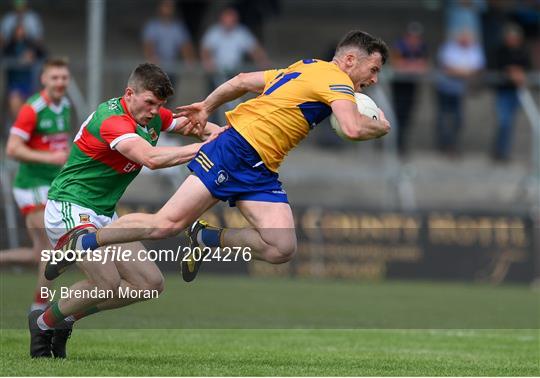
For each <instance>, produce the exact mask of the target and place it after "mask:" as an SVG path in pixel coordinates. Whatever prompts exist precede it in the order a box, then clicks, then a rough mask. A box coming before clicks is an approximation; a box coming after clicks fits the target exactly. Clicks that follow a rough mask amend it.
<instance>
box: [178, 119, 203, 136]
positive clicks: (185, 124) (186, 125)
mask: <svg viewBox="0 0 540 378" xmlns="http://www.w3.org/2000/svg"><path fill="white" fill-rule="evenodd" d="M194 130H195V131H196V129H194V128H193V127H191V121H190V120H189V118H186V117H178V118H176V127H175V130H174V131H175V132H176V133H179V134H180V135H184V136H196V137H198V136H199V135H196V134H193V131H194Z"/></svg>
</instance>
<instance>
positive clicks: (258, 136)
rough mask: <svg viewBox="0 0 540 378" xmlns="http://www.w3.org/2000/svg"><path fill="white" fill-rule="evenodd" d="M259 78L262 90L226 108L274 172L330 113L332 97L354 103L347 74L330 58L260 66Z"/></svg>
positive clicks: (352, 91)
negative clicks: (268, 67)
mask: <svg viewBox="0 0 540 378" xmlns="http://www.w3.org/2000/svg"><path fill="white" fill-rule="evenodd" d="M264 81H265V86H264V91H263V93H262V94H261V95H259V96H258V97H256V98H253V99H251V100H248V101H246V102H244V103H242V104H240V105H238V106H237V107H236V108H235V109H233V110H231V111H229V112H227V113H225V114H226V116H227V120H228V121H229V124H230V125H231V126H232V127H234V129H235V130H236V131H238V133H240V135H242V137H244V139H246V140H247V141H248V143H249V144H250V145H251V146H252V147H253V148H254V149H255V150H256V151H257V153H258V154H259V155H260V157H261V159H262V161H263V162H264V164H265V165H266V167H267V168H268V169H270V170H271V171H273V172H277V171H278V168H279V166H280V164H281V162H282V161H283V159H285V156H287V153H288V152H289V151H290V150H291V149H292V148H294V147H296V145H298V143H300V141H301V140H302V139H304V138H305V137H306V136H307V134H308V133H309V131H310V130H311V129H312V128H313V127H314V126H315V125H317V124H318V123H320V122H321V121H323V120H324V119H325V118H326V117H328V116H329V115H330V114H331V113H332V108H331V107H330V103H332V101H335V100H349V101H352V102H355V103H356V101H355V98H354V89H353V88H354V86H353V83H352V81H351V79H350V78H349V76H348V75H347V74H346V73H345V72H343V71H342V70H341V69H339V67H338V66H337V65H336V64H334V63H331V62H325V61H322V60H316V59H305V60H301V61H298V62H296V63H294V64H292V65H291V66H289V67H288V68H285V69H281V70H268V71H265V72H264Z"/></svg>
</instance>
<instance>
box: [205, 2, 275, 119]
mask: <svg viewBox="0 0 540 378" xmlns="http://www.w3.org/2000/svg"><path fill="white" fill-rule="evenodd" d="M246 55H249V57H251V59H252V60H253V61H254V62H255V64H256V65H257V67H258V68H259V69H264V68H267V67H268V66H269V61H268V58H267V56H266V52H265V51H264V50H263V48H262V47H261V46H260V45H259V43H258V42H257V39H256V38H255V37H254V36H253V34H252V33H251V32H250V31H249V30H248V29H247V28H246V27H245V26H243V25H241V24H240V23H239V22H238V12H237V11H236V10H235V9H234V8H232V7H227V8H225V9H223V10H222V11H221V13H220V15H219V23H217V24H215V25H213V26H211V27H210V28H209V29H208V30H207V31H206V33H205V34H204V36H203V40H202V46H201V58H202V63H203V66H204V68H205V70H206V71H207V73H208V76H209V84H210V87H211V88H210V91H211V90H213V89H214V88H216V87H218V86H219V85H220V84H222V83H224V82H225V81H227V80H228V79H230V78H231V77H233V76H234V75H236V74H237V73H238V72H239V71H240V70H242V66H243V65H244V59H245V56H246ZM232 105H233V104H229V107H230V106H232ZM218 113H221V112H216V113H215V114H218ZM216 121H217V122H219V123H222V121H223V120H216Z"/></svg>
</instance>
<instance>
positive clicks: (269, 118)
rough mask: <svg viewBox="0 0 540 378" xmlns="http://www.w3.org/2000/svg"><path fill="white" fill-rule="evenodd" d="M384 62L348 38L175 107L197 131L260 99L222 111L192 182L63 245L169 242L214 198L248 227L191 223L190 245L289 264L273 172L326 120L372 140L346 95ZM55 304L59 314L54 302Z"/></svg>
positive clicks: (375, 127)
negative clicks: (327, 55) (154, 206)
mask: <svg viewBox="0 0 540 378" xmlns="http://www.w3.org/2000/svg"><path fill="white" fill-rule="evenodd" d="M387 56H388V48H387V46H386V44H385V43H384V42H383V41H381V40H380V39H377V38H374V37H372V36H371V35H369V34H367V33H365V32H361V31H351V32H349V33H348V34H347V35H346V36H345V37H344V38H343V39H342V41H341V42H340V43H339V44H338V46H337V49H336V55H335V57H334V59H333V61H332V62H324V61H320V60H314V59H307V60H303V61H299V62H297V63H294V64H293V65H291V66H290V67H288V68H286V69H283V70H270V71H264V72H253V73H248V74H239V75H238V76H236V77H235V78H233V79H231V80H229V81H228V82H226V83H225V84H223V85H221V86H220V87H218V88H217V89H216V90H215V91H213V92H212V93H211V94H210V95H209V96H208V97H207V98H206V99H205V100H204V101H203V102H201V103H195V104H192V105H190V106H187V107H184V108H181V109H182V112H181V113H179V115H185V116H188V118H189V121H190V122H191V123H192V124H193V125H195V124H199V123H200V124H202V125H204V124H205V122H206V120H207V118H208V115H209V114H210V113H211V112H212V111H213V110H215V109H216V108H217V107H219V106H220V105H222V104H224V103H225V102H227V101H230V100H233V99H235V98H238V97H241V96H242V95H244V94H245V93H247V92H256V93H260V96H258V97H257V98H255V99H252V100H249V101H246V102H244V103H243V104H241V105H239V106H238V107H236V108H235V109H234V110H233V111H230V112H227V114H226V115H227V118H228V121H229V123H230V126H231V128H230V129H228V130H227V131H226V132H224V133H223V134H222V135H221V136H220V137H219V138H217V139H216V140H214V141H212V142H211V143H208V144H207V145H205V146H204V147H203V148H201V150H200V151H199V153H198V154H197V156H196V158H195V159H194V160H193V161H192V162H191V163H190V164H189V168H190V169H191V170H192V171H193V172H194V173H195V175H191V176H190V177H188V178H187V179H186V181H185V182H184V183H183V184H182V185H181V186H180V188H179V189H178V191H177V192H176V193H175V194H174V195H173V197H172V198H171V199H170V200H169V201H168V202H167V203H166V204H165V205H164V206H163V207H162V208H161V210H159V211H158V212H157V213H156V214H129V215H126V216H123V217H122V218H120V219H119V220H117V221H116V222H114V223H112V224H111V225H109V226H108V227H105V228H102V229H100V230H98V232H97V233H95V234H87V235H83V236H81V235H74V236H72V237H71V238H70V240H69V242H68V243H66V244H65V245H66V246H69V247H72V248H73V247H76V248H77V249H83V250H86V249H95V248H97V247H98V246H100V245H108V244H113V243H118V242H126V241H131V240H141V239H158V238H165V237H169V236H172V235H175V234H176V233H178V232H179V231H180V230H183V229H185V228H186V227H188V226H189V225H190V224H191V223H192V222H193V221H195V220H196V219H197V217H199V216H200V215H201V214H203V213H204V212H205V211H206V210H207V209H208V208H210V207H211V206H213V205H214V204H216V203H217V202H218V201H219V200H223V201H229V202H230V204H231V205H236V206H238V208H239V210H240V211H241V212H242V214H243V215H244V217H245V218H246V219H247V220H248V221H249V222H250V224H251V226H252V228H245V229H240V230H232V229H227V230H224V229H212V228H208V227H206V224H205V223H203V222H196V223H195V224H193V225H192V227H191V228H190V230H189V236H190V239H191V244H192V246H197V245H201V246H207V247H218V246H220V247H224V246H244V247H250V248H251V250H252V251H253V256H254V257H255V258H257V259H260V260H264V261H267V262H270V263H274V264H280V263H284V262H287V261H289V260H290V259H291V258H292V256H293V254H294V253H295V251H296V235H295V231H294V219H293V215H292V211H291V208H290V206H289V204H288V200H287V195H286V193H285V191H284V190H283V188H282V186H281V183H280V182H279V180H278V174H277V170H278V168H279V165H280V164H281V162H282V161H283V159H284V158H285V156H286V154H287V152H288V151H289V150H290V149H292V148H293V147H295V146H296V145H297V144H298V143H299V142H300V141H301V140H302V139H303V138H304V137H305V136H306V135H307V134H308V133H309V131H310V129H311V128H313V127H314V126H315V125H316V124H317V123H319V122H321V121H322V120H323V119H325V118H326V117H327V116H328V115H330V113H331V112H333V113H334V114H335V115H336V117H337V119H338V121H339V123H340V125H341V127H342V129H343V131H344V133H345V134H346V135H347V136H348V137H350V138H351V139H355V140H367V139H372V138H378V137H381V136H383V135H385V134H387V133H388V132H389V130H390V125H389V123H388V121H387V120H386V119H385V118H384V115H383V114H382V112H381V120H373V119H371V118H369V117H366V116H363V115H361V114H360V113H359V112H358V110H357V106H356V102H355V98H354V91H355V90H356V91H361V90H362V88H364V87H367V86H370V85H373V84H375V83H376V82H377V75H378V73H379V71H380V69H381V67H382V65H383V64H384V63H385V61H386V58H387ZM189 121H187V120H186V121H184V122H183V123H187V122H189ZM50 267H51V269H53V268H54V266H52V265H51V266H50ZM197 270H198V264H184V265H183V266H182V275H183V277H184V279H185V280H186V281H190V280H192V279H193V278H194V277H195V275H196V273H197ZM60 306H61V308H62V310H64V309H67V308H68V306H67V303H65V302H62V301H60Z"/></svg>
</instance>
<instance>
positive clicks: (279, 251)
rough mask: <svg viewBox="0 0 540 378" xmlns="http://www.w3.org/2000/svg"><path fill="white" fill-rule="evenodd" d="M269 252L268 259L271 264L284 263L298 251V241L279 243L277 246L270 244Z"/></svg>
mask: <svg viewBox="0 0 540 378" xmlns="http://www.w3.org/2000/svg"><path fill="white" fill-rule="evenodd" d="M268 252H269V253H267V261H268V262H269V263H271V264H284V263H286V262H289V261H291V259H292V258H293V256H294V254H295V253H296V241H294V242H293V241H290V242H286V243H283V242H282V243H279V244H278V245H276V246H270V248H269V251H268Z"/></svg>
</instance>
